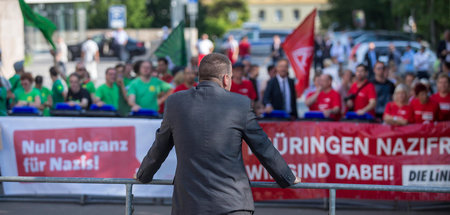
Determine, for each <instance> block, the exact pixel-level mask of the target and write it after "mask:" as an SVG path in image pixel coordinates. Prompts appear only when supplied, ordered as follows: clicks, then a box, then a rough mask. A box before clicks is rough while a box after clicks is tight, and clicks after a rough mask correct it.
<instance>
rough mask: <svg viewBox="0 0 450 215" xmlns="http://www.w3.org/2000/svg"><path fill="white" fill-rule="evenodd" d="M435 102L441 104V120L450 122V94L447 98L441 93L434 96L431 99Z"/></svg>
mask: <svg viewBox="0 0 450 215" xmlns="http://www.w3.org/2000/svg"><path fill="white" fill-rule="evenodd" d="M430 99H431V100H433V101H434V102H436V103H438V104H439V110H440V112H439V120H441V121H449V120H450V93H447V96H445V97H441V95H440V94H439V93H436V94H433V95H432V96H431V98H430Z"/></svg>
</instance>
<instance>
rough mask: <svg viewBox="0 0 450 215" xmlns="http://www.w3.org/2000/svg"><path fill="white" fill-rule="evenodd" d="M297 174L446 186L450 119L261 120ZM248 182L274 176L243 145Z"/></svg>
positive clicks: (279, 194) (430, 196) (301, 194)
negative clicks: (398, 123)
mask: <svg viewBox="0 0 450 215" xmlns="http://www.w3.org/2000/svg"><path fill="white" fill-rule="evenodd" d="M261 126H262V128H263V129H264V131H265V132H266V133H267V135H268V136H269V138H270V139H271V140H272V142H273V144H274V146H275V147H276V148H277V149H278V150H279V151H280V153H281V154H282V156H283V157H284V158H285V160H286V162H287V163H288V164H289V166H290V167H291V169H292V171H293V172H294V174H295V175H296V176H299V177H301V178H302V181H303V182H310V183H314V182H317V183H349V184H350V183H351V184H380V185H416V186H450V137H449V134H450V123H449V122H442V123H436V124H416V125H408V126H402V127H393V126H388V125H381V124H365V123H343V122H321V123H316V122H263V123H261ZM243 156H244V161H245V164H246V165H245V167H246V170H247V174H248V176H249V178H250V180H252V181H273V179H272V178H271V177H270V175H269V174H268V172H267V171H266V170H265V169H264V168H263V166H262V165H261V164H260V163H259V161H258V160H257V158H256V156H254V155H253V154H252V153H251V151H250V150H249V149H248V147H247V146H246V145H244V147H243ZM253 195H254V198H255V200H257V201H258V200H275V199H308V198H324V197H328V191H327V190H319V189H317V190H316V189H314V190H313V189H311V190H304V189H263V188H254V189H253ZM337 197H340V198H358V199H387V200H450V194H445V193H403V192H387V191H348V190H338V191H337Z"/></svg>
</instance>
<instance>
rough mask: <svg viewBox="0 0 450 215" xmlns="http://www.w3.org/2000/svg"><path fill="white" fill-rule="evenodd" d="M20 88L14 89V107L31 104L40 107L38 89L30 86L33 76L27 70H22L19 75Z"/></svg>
mask: <svg viewBox="0 0 450 215" xmlns="http://www.w3.org/2000/svg"><path fill="white" fill-rule="evenodd" d="M20 84H21V85H22V87H21V88H17V89H16V90H15V91H14V103H15V105H14V106H16V107H22V106H31V107H36V108H39V107H41V95H40V92H39V90H37V89H34V88H33V87H32V84H33V76H32V75H31V73H29V72H24V73H23V74H22V75H21V76H20Z"/></svg>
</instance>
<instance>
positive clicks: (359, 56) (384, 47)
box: [350, 41, 437, 68]
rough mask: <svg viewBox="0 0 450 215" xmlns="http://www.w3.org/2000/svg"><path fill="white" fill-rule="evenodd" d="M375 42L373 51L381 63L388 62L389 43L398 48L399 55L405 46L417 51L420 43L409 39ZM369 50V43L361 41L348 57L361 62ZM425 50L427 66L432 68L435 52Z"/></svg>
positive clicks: (403, 51)
mask: <svg viewBox="0 0 450 215" xmlns="http://www.w3.org/2000/svg"><path fill="white" fill-rule="evenodd" d="M373 43H374V44H375V52H376V53H377V54H378V60H379V61H381V62H383V63H385V64H386V63H388V61H389V45H390V44H393V45H394V46H395V49H396V50H398V51H399V52H400V53H401V55H403V54H404V53H405V50H406V47H407V46H408V44H409V45H411V49H412V50H414V52H416V53H417V51H418V50H419V49H420V43H418V42H415V41H413V42H411V41H377V42H373ZM368 51H369V43H361V44H358V45H357V46H355V47H354V49H353V51H352V53H354V55H353V56H350V59H354V60H356V63H363V62H364V57H365V56H366V54H367V52H368ZM426 52H428V54H429V56H430V59H429V67H430V68H432V67H433V64H434V62H435V61H436V60H437V56H436V54H435V53H434V52H433V51H432V50H430V49H429V48H427V49H426Z"/></svg>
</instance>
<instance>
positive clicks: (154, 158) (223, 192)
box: [137, 81, 295, 215]
mask: <svg viewBox="0 0 450 215" xmlns="http://www.w3.org/2000/svg"><path fill="white" fill-rule="evenodd" d="M250 104H251V102H250V100H249V99H248V98H247V97H245V96H242V95H239V94H235V93H231V92H229V91H226V90H225V89H223V88H221V87H220V86H219V85H218V84H216V83H214V82H210V81H203V82H201V83H200V84H199V85H198V86H197V87H195V88H191V89H189V90H185V91H180V92H177V93H175V94H173V95H171V96H170V97H169V98H168V99H167V101H166V105H165V111H164V113H165V114H164V119H163V121H162V123H161V127H160V128H159V129H158V130H157V132H156V139H155V142H154V143H153V145H152V147H151V148H150V150H149V151H148V153H147V155H146V156H145V158H144V160H143V161H142V164H141V166H140V168H139V170H138V173H137V179H138V180H139V181H141V182H143V183H148V182H150V181H151V180H152V179H153V175H154V174H155V173H156V171H157V170H158V169H159V167H160V166H161V164H162V162H163V161H164V160H165V159H166V157H167V155H168V154H169V151H170V150H171V149H172V147H173V146H174V145H175V149H176V154H177V169H176V173H175V179H174V193H173V199H172V214H183V215H184V214H186V215H189V214H193V215H194V214H195V215H197V214H226V213H229V212H231V211H235V210H254V205H253V197H252V192H251V189H250V182H249V179H248V177H247V174H246V171H245V168H244V163H243V160H242V139H244V140H245V142H247V144H248V146H249V147H250V148H251V150H252V152H253V153H254V154H255V155H256V156H257V158H258V159H259V160H260V161H261V163H262V164H263V165H264V167H265V168H266V169H267V170H268V172H269V173H270V174H271V176H272V177H273V178H274V179H275V181H276V182H277V183H278V184H279V185H280V186H281V187H287V186H290V185H292V184H293V182H294V180H295V176H294V175H293V174H292V171H291V170H290V169H289V167H288V166H287V164H286V162H285V161H284V159H283V158H282V157H281V155H280V154H279V152H278V151H277V150H276V149H275V148H274V147H273V145H272V143H271V142H270V140H269V139H268V137H267V135H266V134H265V133H264V131H263V130H262V129H261V127H260V126H259V124H258V122H257V121H256V116H255V114H254V113H253V111H252V109H251V105H250Z"/></svg>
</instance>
